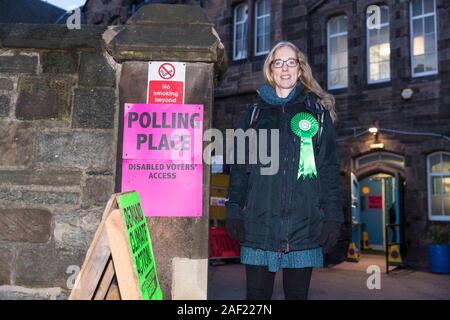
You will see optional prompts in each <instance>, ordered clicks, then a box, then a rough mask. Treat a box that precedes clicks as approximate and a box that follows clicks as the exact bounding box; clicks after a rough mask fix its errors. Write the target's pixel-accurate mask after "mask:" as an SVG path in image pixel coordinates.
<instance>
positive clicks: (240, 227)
mask: <svg viewBox="0 0 450 320" xmlns="http://www.w3.org/2000/svg"><path fill="white" fill-rule="evenodd" d="M226 207H227V211H226V216H227V221H226V227H227V232H228V235H229V237H230V238H231V239H233V240H239V241H240V242H244V240H245V228H244V217H243V216H242V214H241V208H240V206H239V205H238V204H236V203H227V204H226Z"/></svg>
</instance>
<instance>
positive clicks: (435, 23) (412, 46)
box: [409, 0, 439, 78]
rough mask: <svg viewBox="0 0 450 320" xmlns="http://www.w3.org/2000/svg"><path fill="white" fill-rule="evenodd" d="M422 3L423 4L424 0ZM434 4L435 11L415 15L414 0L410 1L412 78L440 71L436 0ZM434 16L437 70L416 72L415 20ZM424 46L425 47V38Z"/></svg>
mask: <svg viewBox="0 0 450 320" xmlns="http://www.w3.org/2000/svg"><path fill="white" fill-rule="evenodd" d="M421 1H422V4H423V0H421ZM433 4H434V10H433V13H425V14H424V13H422V14H421V15H419V16H414V17H413V0H410V1H409V30H410V32H409V44H410V48H409V53H410V59H409V63H410V65H411V77H412V78H419V77H426V76H430V75H435V74H438V73H439V55H438V52H439V49H438V41H437V39H438V33H437V18H436V16H437V14H436V0H433ZM432 15H433V16H434V34H435V37H434V45H435V48H436V50H435V52H434V54H435V55H436V70H435V71H424V72H414V52H413V51H414V34H413V33H414V29H413V20H417V19H421V20H422V21H423V20H424V19H425V18H426V17H430V16H432ZM423 32H424V36H425V29H424V30H423ZM424 48H425V39H424Z"/></svg>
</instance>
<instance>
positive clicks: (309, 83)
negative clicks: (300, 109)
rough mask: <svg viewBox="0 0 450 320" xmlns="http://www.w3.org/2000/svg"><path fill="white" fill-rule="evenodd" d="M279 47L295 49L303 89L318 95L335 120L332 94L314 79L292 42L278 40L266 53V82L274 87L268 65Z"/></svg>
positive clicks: (307, 64)
mask: <svg viewBox="0 0 450 320" xmlns="http://www.w3.org/2000/svg"><path fill="white" fill-rule="evenodd" d="M281 47H290V48H291V49H292V50H294V51H295V53H296V55H297V59H298V62H299V68H300V70H301V74H300V77H299V80H300V82H301V83H302V85H303V87H304V88H305V91H312V92H314V93H315V94H316V95H317V96H318V97H319V99H320V102H322V104H323V105H324V106H325V108H326V109H327V110H329V111H330V115H331V119H332V120H333V121H335V120H336V119H337V114H336V108H335V100H334V97H333V95H331V94H329V93H328V92H326V91H325V90H324V89H322V87H321V86H320V85H319V84H318V83H317V81H316V79H314V77H313V75H312V71H311V67H310V65H309V63H308V60H307V58H306V56H305V55H304V54H303V52H301V51H300V50H299V49H298V48H297V47H296V46H295V45H294V44H293V43H292V42H288V41H282V42H279V43H277V44H276V45H275V46H274V47H273V48H272V50H270V52H269V54H268V55H267V58H266V61H265V62H264V78H265V79H266V81H267V83H269V85H270V86H271V87H272V88H275V81H274V80H273V77H272V72H271V69H270V66H271V64H272V61H273V60H274V56H275V51H277V49H279V48H281Z"/></svg>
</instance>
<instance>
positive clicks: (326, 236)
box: [319, 220, 341, 254]
mask: <svg viewBox="0 0 450 320" xmlns="http://www.w3.org/2000/svg"><path fill="white" fill-rule="evenodd" d="M340 236H341V223H340V222H337V221H332V220H325V221H324V222H323V226H322V232H321V235H320V240H319V244H320V245H321V246H322V251H323V254H327V253H329V252H330V251H331V249H333V247H334V246H335V245H336V243H337V241H338V239H339V238H340Z"/></svg>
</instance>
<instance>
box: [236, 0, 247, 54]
mask: <svg viewBox="0 0 450 320" xmlns="http://www.w3.org/2000/svg"><path fill="white" fill-rule="evenodd" d="M240 7H244V8H246V9H245V10H246V11H247V12H246V18H245V21H244V22H239V24H245V23H246V24H247V30H246V33H245V41H244V48H245V54H244V55H243V56H237V52H236V51H237V43H236V35H237V28H236V23H237V22H236V19H237V10H238V9H239V8H240ZM247 37H248V4H247V3H246V2H243V3H240V4H238V5H237V6H236V7H234V10H233V61H237V60H242V59H247V57H248V50H247V40H248V38H247Z"/></svg>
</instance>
